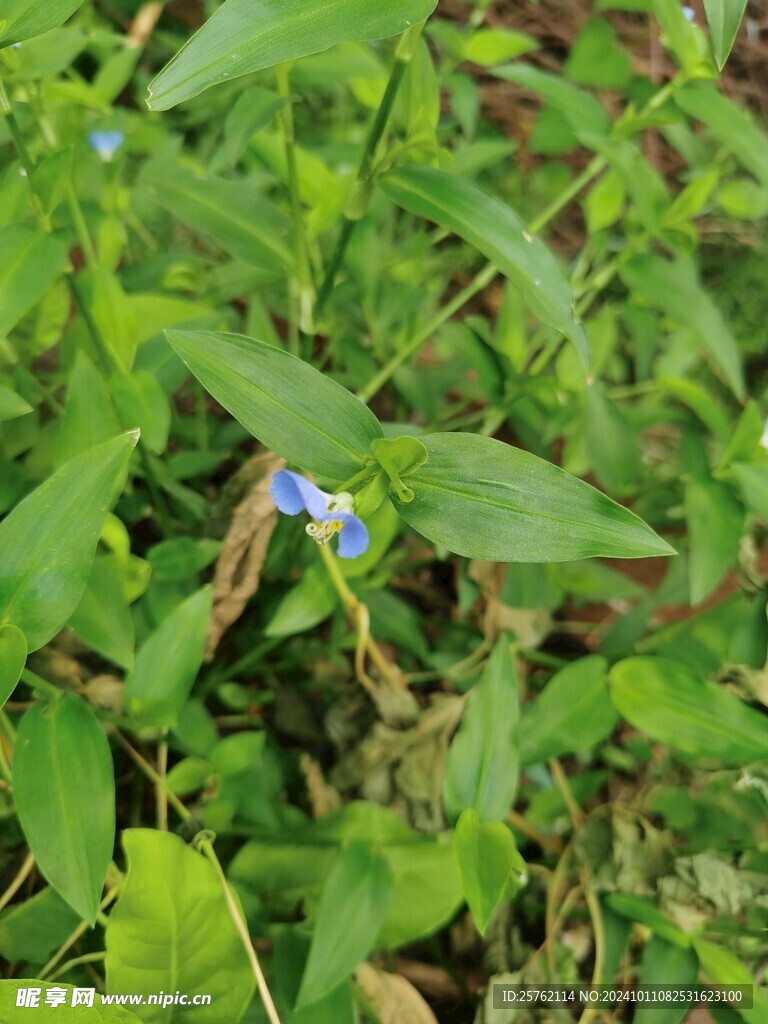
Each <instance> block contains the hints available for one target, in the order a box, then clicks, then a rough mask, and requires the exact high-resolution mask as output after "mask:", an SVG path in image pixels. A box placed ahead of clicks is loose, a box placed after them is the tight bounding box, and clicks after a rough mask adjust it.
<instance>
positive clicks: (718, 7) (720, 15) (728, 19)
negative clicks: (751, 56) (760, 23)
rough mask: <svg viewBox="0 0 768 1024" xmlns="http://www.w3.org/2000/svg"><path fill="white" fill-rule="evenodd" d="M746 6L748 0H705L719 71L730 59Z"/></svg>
mask: <svg viewBox="0 0 768 1024" xmlns="http://www.w3.org/2000/svg"><path fill="white" fill-rule="evenodd" d="M746 6H747V0H704V10H705V11H706V12H707V22H708V24H709V35H710V38H711V39H712V52H713V53H714V55H715V61H716V63H717V69H718V71H722V70H723V67H724V66H725V62H726V61H727V60H728V54H729V53H730V52H731V49H732V48H733V41H734V39H735V38H736V33H737V32H738V31H739V25H740V24H741V19H742V18H743V17H744V8H745V7H746Z"/></svg>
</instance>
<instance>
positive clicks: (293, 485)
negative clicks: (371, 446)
mask: <svg viewBox="0 0 768 1024" xmlns="http://www.w3.org/2000/svg"><path fill="white" fill-rule="evenodd" d="M269 493H270V494H271V495H272V497H273V498H274V500H275V504H276V505H277V507H278V508H279V509H280V511H281V512H284V513H285V514H286V515H288V516H296V515H298V514H299V512H303V511H304V510H305V509H306V511H307V512H309V514H310V515H311V516H312V518H313V519H314V520H315V522H313V523H310V524H309V525H308V526H307V533H308V534H309V536H310V537H312V538H314V540H316V541H317V543H318V544H327V543H328V541H329V540H330V539H331V537H333V536H334V535H335V534H337V533H338V535H339V555H340V556H341V557H342V558H357V556H358V555H362V553H363V552H364V551H366V550H367V548H368V544H369V543H370V538H369V537H368V530H367V529H366V527H365V523H364V522H363V521H362V519H358V517H357V516H356V515H355V514H354V513H353V512H352V509H353V508H354V504H355V501H354V498H353V497H352V495H351V494H347V493H346V492H342V493H341V494H326V493H325V491H321V490H320V488H319V487H315V485H314V484H311V483H310V482H309V480H305V478H304V477H303V476H299V474H298V473H291V472H290V471H289V470H287V469H281V470H279V471H278V472H277V473H275V475H274V477H273V478H272V486H271V487H270V488H269Z"/></svg>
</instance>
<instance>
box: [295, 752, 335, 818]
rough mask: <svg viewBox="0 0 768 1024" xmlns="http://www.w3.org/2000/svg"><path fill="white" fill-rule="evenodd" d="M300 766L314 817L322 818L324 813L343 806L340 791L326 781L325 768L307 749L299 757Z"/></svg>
mask: <svg viewBox="0 0 768 1024" xmlns="http://www.w3.org/2000/svg"><path fill="white" fill-rule="evenodd" d="M299 768H301V773H302V775H303V776H304V782H305V784H306V787H307V796H308V797H309V804H310V807H311V808H312V817H313V818H322V817H323V815H325V814H330V812H331V811H335V810H336V809H337V808H338V807H341V804H342V800H341V797H340V796H339V791H338V790H337V789H334V788H333V786H332V785H331V784H330V783H329V782H326V781H325V777H324V776H323V769H322V768H321V767H320V765H319V764H318V763H317V761H316V760H315V759H314V757H311V756H310V755H309V754H308V753H307V752H306V750H304V751H302V753H301V755H300V757H299Z"/></svg>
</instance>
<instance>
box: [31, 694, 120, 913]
mask: <svg viewBox="0 0 768 1024" xmlns="http://www.w3.org/2000/svg"><path fill="white" fill-rule="evenodd" d="M13 796H14V800H15V802H16V810H17V811H18V815H19V821H20V822H21V827H22V829H23V830H24V835H25V836H26V838H27V842H28V843H29V848H30V850H31V851H32V853H33V855H34V857H35V860H36V861H37V863H38V865H39V866H40V870H41V871H42V873H43V874H44V875H45V877H46V878H47V879H48V881H49V882H50V883H51V885H52V886H53V887H54V888H55V889H56V891H57V892H58V893H59V894H60V895H61V896H63V897H64V899H65V900H66V901H67V903H69V905H70V906H71V907H72V908H73V910H76V911H77V913H78V914H79V915H80V916H81V917H82V918H83V919H84V920H86V921H88V922H89V923H90V924H93V923H94V921H95V920H96V912H97V910H98V906H99V900H100V898H101V891H102V889H103V887H104V879H105V878H106V874H107V868H108V867H109V862H110V860H111V859H112V847H113V845H114V841H115V779H114V770H113V767H112V755H111V753H110V750H109V744H108V743H107V740H106V738H105V736H104V733H103V732H102V731H101V728H100V726H99V723H98V722H97V721H96V717H95V715H94V714H93V712H92V711H91V709H90V707H89V706H88V705H87V704H86V703H85V701H84V700H82V699H81V698H80V697H76V696H74V694H66V695H65V696H64V697H63V698H62V699H61V700H60V701H59V702H58V703H57V704H56V705H55V706H54V707H53V708H48V707H45V706H43V705H42V704H35V705H33V706H32V707H31V708H30V710H29V711H27V713H26V714H25V715H24V717H23V718H22V720H21V723H20V724H19V731H18V734H17V737H16V748H15V750H14V755H13Z"/></svg>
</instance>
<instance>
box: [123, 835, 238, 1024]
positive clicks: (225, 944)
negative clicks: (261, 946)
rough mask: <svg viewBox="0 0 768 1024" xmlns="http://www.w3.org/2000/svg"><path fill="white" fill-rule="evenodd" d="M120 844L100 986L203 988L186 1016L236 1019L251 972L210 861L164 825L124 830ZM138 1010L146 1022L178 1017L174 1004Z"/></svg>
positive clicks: (165, 1022)
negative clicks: (123, 873)
mask: <svg viewBox="0 0 768 1024" xmlns="http://www.w3.org/2000/svg"><path fill="white" fill-rule="evenodd" d="M123 847H124V849H125V853H126V856H127V858H128V874H127V877H126V881H125V887H124V888H123V891H122V893H121V895H120V898H119V899H118V901H117V904H116V906H115V908H114V910H113V911H112V912H111V913H110V915H109V924H108V925H107V930H106V947H107V956H106V961H105V963H106V969H107V991H108V992H110V993H111V994H116V995H121V994H130V993H136V994H141V995H151V994H152V993H157V992H160V991H163V992H170V993H173V992H176V991H181V992H184V993H186V995H187V996H188V997H191V996H194V995H202V994H206V995H209V996H211V1003H210V1005H208V1006H202V1005H201V1006H195V1007H193V1008H191V1009H189V1008H187V1009H186V1010H185V1012H184V1014H183V1018H184V1020H185V1021H189V1022H190V1024H220V1022H221V1021H224V1020H226V1021H232V1024H237V1021H239V1020H240V1018H241V1017H242V1016H243V1013H244V1012H245V1009H246V1007H247V1006H248V1004H249V1002H250V1000H251V996H252V994H253V975H252V973H251V969H250V965H249V962H248V958H247V955H246V952H245V949H244V947H243V944H242V941H241V939H240V936H239V934H238V932H237V929H236V926H235V923H234V921H233V920H232V917H231V915H230V913H229V911H228V909H227V903H226V899H225V894H224V892H223V890H222V887H221V883H220V881H219V878H218V876H217V874H216V870H215V868H214V867H213V865H212V864H210V863H209V862H208V861H207V860H205V859H204V858H203V857H202V856H201V855H200V854H199V853H196V852H195V851H194V850H191V849H190V848H189V847H188V846H187V845H186V844H185V843H184V841H183V840H182V839H180V838H179V837H178V836H175V835H172V834H171V833H169V832H156V831H154V830H152V829H144V828H132V829H126V831H125V832H123ZM148 936H151V939H152V941H151V942H148V941H147V937H148ZM137 1013H139V1015H140V1017H141V1019H142V1020H143V1021H145V1022H147V1024H171V1022H173V1021H178V1020H179V1010H178V1007H173V1006H168V1007H165V1008H163V1007H158V1006H142V1007H141V1008H140V1009H138V1010H137Z"/></svg>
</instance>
